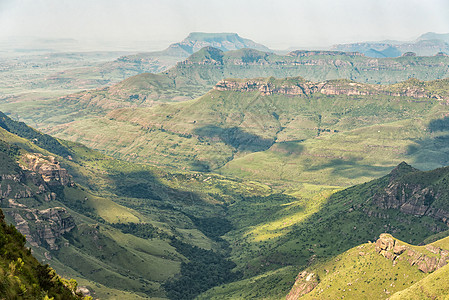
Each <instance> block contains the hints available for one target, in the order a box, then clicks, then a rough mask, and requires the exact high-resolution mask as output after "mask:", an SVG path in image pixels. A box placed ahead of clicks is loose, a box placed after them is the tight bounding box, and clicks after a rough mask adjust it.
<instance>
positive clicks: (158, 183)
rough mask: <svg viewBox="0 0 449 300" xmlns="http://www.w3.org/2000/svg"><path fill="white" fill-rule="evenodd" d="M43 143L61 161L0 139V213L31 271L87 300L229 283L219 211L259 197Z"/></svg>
mask: <svg viewBox="0 0 449 300" xmlns="http://www.w3.org/2000/svg"><path fill="white" fill-rule="evenodd" d="M3 121H4V123H7V124H9V126H8V128H16V129H17V128H21V130H17V133H19V134H21V133H25V134H26V133H27V132H28V131H27V130H24V128H23V127H25V126H26V125H24V124H23V123H18V122H15V121H12V120H10V119H8V118H7V117H6V116H3ZM28 129H29V131H32V132H34V133H36V134H37V133H38V132H36V131H33V130H32V129H30V128H28ZM25 134H23V135H25ZM47 137H48V139H47V140H45V141H46V142H45V143H44V144H41V145H42V146H45V147H46V146H47V145H54V144H58V145H60V146H62V147H64V148H65V150H66V151H68V153H69V155H68V156H67V158H63V157H61V156H57V155H55V154H53V153H51V152H48V151H46V150H44V149H42V148H40V147H38V146H37V145H36V143H37V141H35V142H34V143H33V142H32V141H29V140H27V139H24V138H22V137H19V136H17V135H15V134H12V133H11V132H9V131H7V130H5V129H3V128H1V129H0V140H1V145H2V146H3V148H2V149H3V150H4V151H3V152H4V153H6V154H5V155H12V156H11V157H10V158H9V159H5V160H4V161H2V164H0V175H1V180H0V190H1V192H0V200H1V204H0V205H1V207H2V208H3V210H4V211H5V214H6V217H7V219H8V220H9V221H10V222H12V223H14V224H16V225H17V226H18V229H19V230H20V231H21V232H23V233H24V234H26V235H27V242H28V245H29V246H31V248H32V249H33V251H34V253H35V254H36V256H37V257H38V258H39V259H40V260H41V261H45V262H47V263H49V264H50V265H51V266H53V267H54V268H55V269H56V270H57V271H58V272H60V273H61V274H64V275H65V276H70V277H74V278H76V279H77V280H78V282H80V284H82V285H83V289H84V290H85V291H88V292H90V293H91V294H92V295H94V296H97V297H112V296H115V297H120V298H121V299H127V298H129V299H140V298H148V297H160V298H165V297H170V298H174V299H178V298H182V299H191V298H193V297H194V296H196V295H197V294H199V293H200V292H202V291H204V290H205V289H207V288H209V287H212V286H214V285H217V284H221V283H225V282H228V281H231V280H235V279H236V278H239V274H238V273H234V272H233V271H232V269H233V267H234V266H235V265H234V263H233V262H231V261H229V260H228V256H229V248H228V244H227V243H226V242H224V241H223V240H222V239H221V238H220V236H222V235H223V234H225V233H226V232H228V231H229V230H231V229H232V225H231V224H230V223H229V221H228V220H227V214H226V207H227V206H228V205H229V204H230V203H232V202H235V201H238V200H241V199H242V198H244V197H248V196H254V195H266V194H269V193H270V189H269V188H268V187H266V186H264V185H261V184H258V183H253V182H242V181H241V180H232V179H227V178H224V177H222V176H217V175H213V174H197V173H183V172H171V173H168V172H166V171H163V170H157V169H155V168H152V167H148V166H144V165H135V164H132V163H125V162H120V161H116V160H114V159H111V158H110V157H105V156H103V155H101V154H99V153H96V152H93V151H91V150H89V149H87V148H85V147H83V146H81V145H79V144H74V143H70V142H66V141H61V140H56V139H54V138H51V137H49V136H47ZM11 149H12V150H14V151H12V150H11ZM11 151H12V152H11ZM3 152H2V153H3ZM10 152H11V153H12V154H9V153H10ZM72 175H73V176H72ZM208 262H213V265H209V264H208ZM202 276H203V277H202ZM204 276H205V277H204ZM136 278H138V280H136ZM205 278H207V280H206V279H205ZM205 280H206V281H207V284H206V283H205ZM187 287H190V288H187Z"/></svg>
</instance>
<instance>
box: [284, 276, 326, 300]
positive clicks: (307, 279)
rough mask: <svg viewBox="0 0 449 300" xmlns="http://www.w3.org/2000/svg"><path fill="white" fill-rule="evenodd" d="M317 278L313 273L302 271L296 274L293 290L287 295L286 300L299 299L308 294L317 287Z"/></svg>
mask: <svg viewBox="0 0 449 300" xmlns="http://www.w3.org/2000/svg"><path fill="white" fill-rule="evenodd" d="M318 283H319V281H318V277H317V275H316V274H314V273H309V272H307V271H303V272H301V273H299V274H298V276H297V277H296V280H295V284H294V285H293V288H292V289H291V290H290V293H289V294H288V295H287V298H286V299H287V300H296V299H298V298H299V297H301V296H303V295H305V294H307V293H310V292H311V291H312V290H313V289H314V288H315V287H316V286H317V285H318Z"/></svg>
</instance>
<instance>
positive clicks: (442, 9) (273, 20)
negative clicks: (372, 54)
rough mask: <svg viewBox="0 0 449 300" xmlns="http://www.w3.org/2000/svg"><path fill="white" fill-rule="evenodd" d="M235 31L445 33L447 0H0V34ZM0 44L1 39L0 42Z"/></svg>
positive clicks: (159, 38) (265, 34)
mask: <svg viewBox="0 0 449 300" xmlns="http://www.w3.org/2000/svg"><path fill="white" fill-rule="evenodd" d="M192 31H203V32H237V33H239V34H240V35H241V36H243V37H247V38H250V39H253V40H254V41H256V42H260V43H263V44H265V45H267V46H268V47H271V48H274V49H281V48H287V47H290V46H303V47H305V46H325V45H331V44H335V43H344V42H354V41H367V40H382V39H413V38H416V37H417V36H418V35H420V34H422V33H425V32H429V31H433V32H438V33H447V32H449V1H448V0H296V1H295V0H120V1H119V0H0V37H7V36H37V37H43V38H54V37H58V38H61V37H62V38H74V39H77V40H81V41H84V40H102V41H117V43H122V42H126V41H152V42H154V43H155V45H161V47H162V46H164V47H165V46H167V45H168V44H170V43H172V42H176V41H179V40H181V39H183V38H184V37H185V36H187V34H188V33H189V32H192ZM0 47H1V45H0Z"/></svg>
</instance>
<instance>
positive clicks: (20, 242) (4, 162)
mask: <svg viewBox="0 0 449 300" xmlns="http://www.w3.org/2000/svg"><path fill="white" fill-rule="evenodd" d="M18 155H19V148H18V147H15V146H13V145H10V144H7V143H5V142H3V141H0V173H1V174H2V177H1V178H2V179H1V180H0V189H1V188H2V185H3V188H4V187H5V184H7V183H8V176H7V175H6V174H8V175H11V174H14V173H16V172H17V171H18V169H19V168H18V166H17V164H16V163H15V162H14V159H16V158H17V156H18ZM5 175H6V176H5ZM8 186H9V187H10V188H9V190H12V191H13V192H14V191H15V187H14V186H13V188H11V186H10V185H8ZM6 193H8V192H3V194H6ZM2 200H3V201H2V202H4V199H2ZM25 242H26V240H25V236H23V235H22V234H21V233H20V232H19V231H18V230H17V229H16V228H15V227H14V226H13V225H7V223H6V222H5V216H4V215H3V212H2V210H0V252H1V255H0V294H1V295H2V297H5V299H19V298H20V299H43V298H44V297H45V296H48V297H53V298H54V299H81V295H78V294H74V293H73V292H75V290H76V285H75V282H73V281H69V280H66V279H63V278H61V277H59V275H58V274H56V273H55V271H54V270H53V269H52V268H50V267H49V266H48V265H42V264H40V263H39V262H38V261H37V260H36V258H34V257H33V256H32V255H31V249H29V248H28V247H25Z"/></svg>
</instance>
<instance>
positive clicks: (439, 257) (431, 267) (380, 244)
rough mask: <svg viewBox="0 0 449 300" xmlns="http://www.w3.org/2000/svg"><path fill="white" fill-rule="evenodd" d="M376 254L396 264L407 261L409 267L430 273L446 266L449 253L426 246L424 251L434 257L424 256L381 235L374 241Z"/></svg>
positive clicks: (386, 235) (387, 236)
mask: <svg viewBox="0 0 449 300" xmlns="http://www.w3.org/2000/svg"><path fill="white" fill-rule="evenodd" d="M375 247H376V248H375V249H376V252H378V253H379V254H380V255H382V256H383V257H385V258H387V259H389V260H391V261H393V264H396V263H397V261H399V260H407V262H408V263H409V264H410V265H411V266H417V267H418V269H419V270H420V271H422V272H424V273H431V272H433V271H435V270H438V269H439V268H441V267H443V266H445V265H447V260H448V259H449V251H448V250H445V249H441V248H438V247H435V246H432V245H427V246H426V249H427V250H428V251H429V252H431V253H433V254H435V255H436V256H430V255H426V254H425V253H422V252H419V251H418V250H416V249H413V248H412V247H410V246H408V245H404V244H402V243H401V242H399V241H397V240H396V239H394V238H393V237H392V236H391V235H389V234H385V233H384V234H381V235H380V237H379V239H378V240H377V241H376V246H375Z"/></svg>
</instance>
